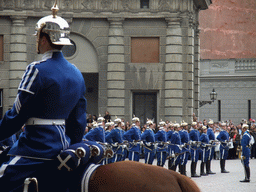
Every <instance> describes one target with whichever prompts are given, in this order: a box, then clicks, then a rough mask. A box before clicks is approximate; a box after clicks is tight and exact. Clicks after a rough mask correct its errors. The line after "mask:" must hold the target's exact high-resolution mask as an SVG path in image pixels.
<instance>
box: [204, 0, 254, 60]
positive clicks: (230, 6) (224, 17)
mask: <svg viewBox="0 0 256 192" xmlns="http://www.w3.org/2000/svg"><path fill="white" fill-rule="evenodd" d="M199 21H200V29H201V33H200V38H201V58H202V59H229V58H255V57H256V48H255V44H256V38H255V35H256V1H254V0H247V1H242V0H212V5H210V6H209V9H208V10H205V11H201V12H200V17H199Z"/></svg>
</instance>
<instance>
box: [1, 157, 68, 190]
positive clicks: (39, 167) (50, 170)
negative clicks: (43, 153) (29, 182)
mask: <svg viewBox="0 0 256 192" xmlns="http://www.w3.org/2000/svg"><path fill="white" fill-rule="evenodd" d="M32 177H35V178H37V180H38V183H39V186H40V189H39V190H40V191H51V192H54V191H65V190H66V188H67V186H66V185H65V184H66V183H68V182H67V181H66V180H67V177H66V173H62V172H61V171H58V169H57V167H56V165H55V164H52V161H43V160H38V159H29V158H23V157H19V156H12V157H10V159H9V161H7V162H5V163H4V164H2V166H1V167H0V186H1V192H11V191H13V192H14V191H15V192H16V191H23V184H24V181H25V179H26V178H32Z"/></svg>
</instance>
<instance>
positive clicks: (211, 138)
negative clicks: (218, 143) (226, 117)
mask: <svg viewBox="0 0 256 192" xmlns="http://www.w3.org/2000/svg"><path fill="white" fill-rule="evenodd" d="M207 135H208V137H209V140H210V141H211V140H215V134H214V132H213V130H212V128H208V129H207Z"/></svg>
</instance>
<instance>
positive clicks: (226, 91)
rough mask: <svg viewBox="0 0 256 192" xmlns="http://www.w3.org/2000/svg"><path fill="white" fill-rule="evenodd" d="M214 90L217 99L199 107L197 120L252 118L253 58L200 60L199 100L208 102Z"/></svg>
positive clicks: (255, 75)
mask: <svg viewBox="0 0 256 192" xmlns="http://www.w3.org/2000/svg"><path fill="white" fill-rule="evenodd" d="M213 88H214V89H215V91H216V93H217V99H216V101H214V102H213V103H212V104H210V105H209V104H206V105H204V106H202V107H201V108H200V110H199V111H200V115H199V117H200V120H203V119H206V120H209V119H213V120H214V121H215V122H218V121H228V120H232V121H233V122H234V123H235V124H239V123H241V122H242V119H247V120H248V119H250V118H252V119H255V114H256V94H255V93H256V59H221V60H201V62H200V100H202V101H209V100H210V95H209V94H210V93H211V91H212V89H213Z"/></svg>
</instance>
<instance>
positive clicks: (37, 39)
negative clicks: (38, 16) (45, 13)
mask: <svg viewBox="0 0 256 192" xmlns="http://www.w3.org/2000/svg"><path fill="white" fill-rule="evenodd" d="M45 26H46V24H45V23H43V24H42V25H41V28H40V29H39V30H38V32H37V34H36V35H37V38H36V52H37V54H40V50H39V40H40V34H41V33H42V31H43V29H44V27H45Z"/></svg>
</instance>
